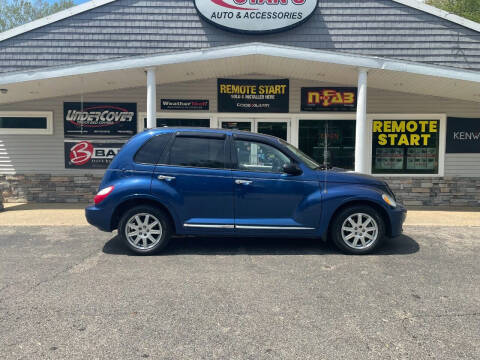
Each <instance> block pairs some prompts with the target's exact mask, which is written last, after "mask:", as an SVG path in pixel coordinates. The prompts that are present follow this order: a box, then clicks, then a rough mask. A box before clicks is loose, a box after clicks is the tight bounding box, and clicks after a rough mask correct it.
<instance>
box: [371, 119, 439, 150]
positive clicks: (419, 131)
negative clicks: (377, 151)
mask: <svg viewBox="0 0 480 360" xmlns="http://www.w3.org/2000/svg"><path fill="white" fill-rule="evenodd" d="M437 133H438V120H374V121H373V135H374V140H375V142H376V143H377V145H379V146H386V147H389V146H429V145H431V143H430V142H431V140H432V139H433V137H432V134H437Z"/></svg>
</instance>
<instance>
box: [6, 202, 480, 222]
mask: <svg viewBox="0 0 480 360" xmlns="http://www.w3.org/2000/svg"><path fill="white" fill-rule="evenodd" d="M4 205H5V211H3V212H0V226H84V225H88V223H87V222H86V220H85V216H84V212H83V211H84V208H85V207H86V206H87V204H4ZM405 225H423V226H480V208H478V209H472V208H454V209H452V208H450V209H445V208H413V207H412V208H409V210H408V215H407V220H406V222H405Z"/></svg>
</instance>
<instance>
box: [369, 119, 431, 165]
mask: <svg viewBox="0 0 480 360" xmlns="http://www.w3.org/2000/svg"><path fill="white" fill-rule="evenodd" d="M439 125H440V122H439V120H373V143H372V146H373V149H372V150H373V151H372V155H373V156H372V157H373V159H372V160H373V164H372V165H373V166H372V171H373V173H397V174H401V173H424V174H433V173H436V172H437V171H438V170H437V169H438V144H439Z"/></svg>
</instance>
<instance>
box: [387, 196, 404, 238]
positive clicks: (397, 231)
mask: <svg viewBox="0 0 480 360" xmlns="http://www.w3.org/2000/svg"><path fill="white" fill-rule="evenodd" d="M389 215H390V234H388V235H389V236H390V237H396V236H399V235H401V234H402V232H403V223H404V222H405V219H406V218H407V209H406V208H405V206H403V205H402V204H398V203H397V206H396V207H395V208H394V209H391V210H390V211H389Z"/></svg>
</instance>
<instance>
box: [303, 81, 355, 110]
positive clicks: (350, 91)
mask: <svg viewBox="0 0 480 360" xmlns="http://www.w3.org/2000/svg"><path fill="white" fill-rule="evenodd" d="M301 92H302V94H301V96H302V101H301V103H302V111H356V109H357V89H356V88H337V87H335V88H319V87H308V88H302V90H301Z"/></svg>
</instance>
